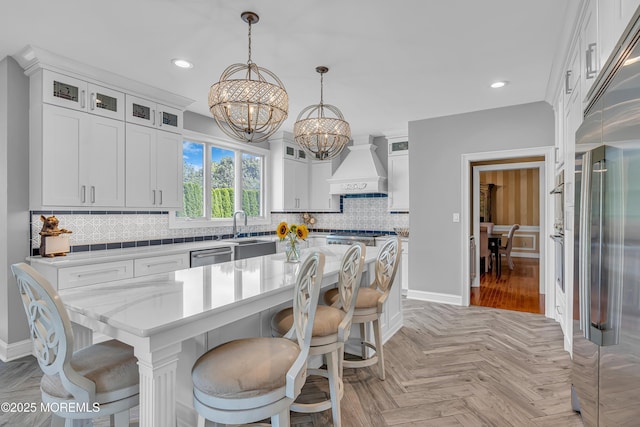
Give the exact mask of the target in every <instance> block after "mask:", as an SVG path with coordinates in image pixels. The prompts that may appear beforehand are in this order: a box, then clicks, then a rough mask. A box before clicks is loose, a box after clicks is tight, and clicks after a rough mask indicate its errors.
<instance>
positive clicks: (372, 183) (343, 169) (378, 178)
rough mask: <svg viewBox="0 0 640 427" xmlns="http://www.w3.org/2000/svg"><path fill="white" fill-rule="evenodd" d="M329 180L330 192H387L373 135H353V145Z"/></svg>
mask: <svg viewBox="0 0 640 427" xmlns="http://www.w3.org/2000/svg"><path fill="white" fill-rule="evenodd" d="M346 148H347V150H349V152H348V153H347V157H346V158H345V159H344V161H343V162H342V164H341V165H340V166H339V167H338V169H337V170H336V171H335V173H334V174H333V176H332V177H331V178H329V179H328V180H327V181H328V182H329V192H330V193H331V194H366V193H385V194H386V193H387V174H386V172H385V169H384V167H383V166H382V163H381V162H380V159H379V158H378V156H376V153H375V151H376V148H377V147H376V146H375V145H373V137H372V136H370V135H366V136H364V137H354V138H353V145H352V146H350V147H346Z"/></svg>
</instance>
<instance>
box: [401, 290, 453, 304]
mask: <svg viewBox="0 0 640 427" xmlns="http://www.w3.org/2000/svg"><path fill="white" fill-rule="evenodd" d="M407 298H409V299H415V300H420V301H430V302H439V303H442V304H451V305H462V297H461V296H460V295H451V294H441V293H438V292H425V291H414V290H411V289H409V292H407Z"/></svg>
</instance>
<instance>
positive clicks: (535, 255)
mask: <svg viewBox="0 0 640 427" xmlns="http://www.w3.org/2000/svg"><path fill="white" fill-rule="evenodd" d="M511 256H512V257H514V258H538V259H539V258H540V254H539V253H537V252H535V253H527V252H517V251H511ZM505 258H506V257H505Z"/></svg>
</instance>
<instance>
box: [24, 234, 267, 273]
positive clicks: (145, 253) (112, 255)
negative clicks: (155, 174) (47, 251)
mask: <svg viewBox="0 0 640 427" xmlns="http://www.w3.org/2000/svg"><path fill="white" fill-rule="evenodd" d="M246 239H252V240H253V239H255V240H272V239H271V236H264V237H247V238H246ZM238 240H242V239H238ZM235 245H236V242H235V241H234V240H232V239H225V240H207V241H203V242H190V243H174V244H171V245H157V246H141V247H136V248H123V249H108V250H102V251H87V252H73V253H69V254H67V255H66V256H62V257H60V256H58V257H53V258H47V257H41V256H32V257H28V258H27V262H28V263H30V264H34V263H39V264H43V265H49V266H54V267H57V268H64V267H75V266H78V265H87V264H95V263H100V262H110V261H122V260H130V259H138V258H147V257H154V256H162V255H172V254H179V253H185V252H190V251H194V250H201V249H210V248H219V247H225V246H235Z"/></svg>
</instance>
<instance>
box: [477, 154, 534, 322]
mask: <svg viewBox="0 0 640 427" xmlns="http://www.w3.org/2000/svg"><path fill="white" fill-rule="evenodd" d="M471 167H472V170H473V172H472V176H473V199H472V206H473V208H472V212H473V214H472V216H473V220H472V221H471V227H472V229H471V230H472V231H471V232H472V235H473V236H474V237H475V242H476V245H477V251H476V256H477V257H478V259H479V262H476V271H475V278H474V280H473V282H472V283H471V294H470V304H471V305H480V306H485V307H492V308H501V309H505V310H513V311H524V312H529V313H536V314H544V311H545V307H544V299H545V289H544V283H543V282H542V281H541V280H540V262H539V255H540V247H539V246H540V237H541V235H540V216H541V212H540V211H541V209H540V198H541V191H540V189H541V187H542V185H543V180H542V179H541V175H542V174H541V173H540V172H541V170H544V157H540V156H538V157H532V158H530V159H505V160H500V161H496V162H473V163H472V164H471ZM516 224H517V227H518V229H517V231H516V232H515V233H514V235H513V236H512V238H511V239H510V240H509V239H508V235H509V230H510V229H511V227H512V226H514V225H516ZM498 236H499V237H498ZM490 244H491V245H493V248H494V249H497V248H498V247H503V248H504V247H507V245H508V246H509V256H503V255H500V254H496V253H495V252H496V251H492V250H491V249H490ZM498 263H499V264H498ZM501 266H502V267H501ZM500 267H501V268H500Z"/></svg>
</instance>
